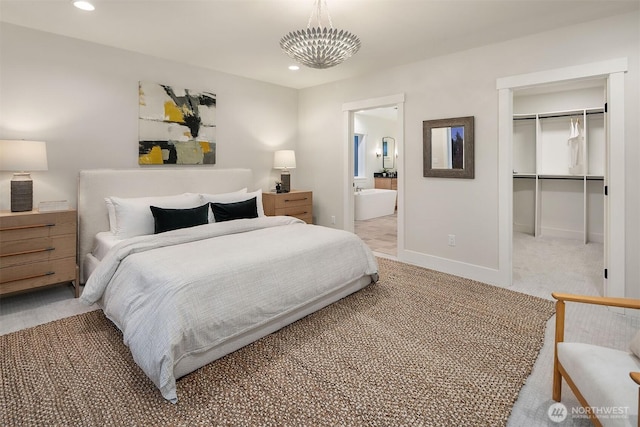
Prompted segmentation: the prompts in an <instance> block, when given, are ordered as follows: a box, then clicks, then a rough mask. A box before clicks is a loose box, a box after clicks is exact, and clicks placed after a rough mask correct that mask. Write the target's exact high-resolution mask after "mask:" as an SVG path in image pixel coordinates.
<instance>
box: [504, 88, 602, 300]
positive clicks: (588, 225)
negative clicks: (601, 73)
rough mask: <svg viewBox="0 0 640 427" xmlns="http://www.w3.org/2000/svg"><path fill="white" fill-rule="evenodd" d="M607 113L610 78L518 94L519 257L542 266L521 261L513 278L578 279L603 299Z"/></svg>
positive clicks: (516, 235)
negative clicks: (521, 266)
mask: <svg viewBox="0 0 640 427" xmlns="http://www.w3.org/2000/svg"><path fill="white" fill-rule="evenodd" d="M605 111H606V93H605V81H604V80H593V81H583V82H579V83H573V84H572V85H571V86H568V85H564V86H560V85H555V86H549V87H542V88H535V89H527V90H522V91H520V92H517V93H514V98H513V112H514V115H513V232H514V246H513V247H514V260H518V259H519V257H520V258H523V257H524V258H527V259H530V258H531V257H534V258H535V259H536V261H537V262H536V264H535V267H533V268H532V267H530V266H529V267H528V268H527V269H524V271H518V265H517V262H514V280H518V279H521V278H522V276H523V275H525V276H526V275H529V276H530V277H529V279H531V278H532V277H537V279H536V280H553V281H555V280H558V283H559V285H558V286H559V287H560V286H561V283H565V282H566V281H567V277H572V278H574V279H575V280H587V281H589V282H592V284H593V287H594V293H595V294H602V291H603V290H602V286H603V281H602V278H603V276H602V274H603V265H604V255H603V243H604V240H605V238H606V236H605V233H604V230H605V226H604V225H605V220H606V218H605V206H604V203H605V199H604V197H605V196H604V194H605V176H606V171H605V164H606V162H605V158H606V151H607V142H606V129H605V122H606V120H605ZM545 248H546V249H545ZM549 248H553V250H550V249H549ZM559 248H560V249H559ZM517 251H521V252H520V253H518V252H517ZM545 251H546V252H545ZM547 253H548V255H547ZM528 265H529V264H528ZM552 272H555V273H553V274H554V275H553V277H551V276H550V275H551V274H552ZM581 275H586V276H587V277H586V278H581V277H582V276H581ZM525 279H527V278H525ZM569 287H570V286H569ZM558 290H559V291H569V290H570V289H562V288H560V289H558Z"/></svg>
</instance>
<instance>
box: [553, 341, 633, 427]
mask: <svg viewBox="0 0 640 427" xmlns="http://www.w3.org/2000/svg"><path fill="white" fill-rule="evenodd" d="M558 360H559V361H560V364H561V365H562V367H563V368H564V369H565V371H566V372H567V374H569V376H570V377H571V379H572V380H573V382H574V384H575V385H576V387H578V390H580V393H582V396H583V397H584V398H585V399H586V401H587V402H588V403H589V405H591V406H592V407H594V408H595V411H598V410H601V411H604V410H609V408H625V407H626V408H628V410H627V411H628V412H627V413H626V415H628V417H621V418H616V417H607V416H606V415H604V416H601V417H599V419H600V421H601V422H602V425H603V426H636V425H637V423H638V385H637V384H636V383H635V382H634V381H633V380H632V379H631V377H629V372H632V371H640V359H638V358H637V357H635V356H634V355H633V354H632V353H628V352H626V351H620V350H615V349H612V348H607V347H599V346H595V345H591V344H583V343H570V342H562V343H558ZM622 410H625V409H622ZM596 414H597V412H596ZM618 415H620V413H618Z"/></svg>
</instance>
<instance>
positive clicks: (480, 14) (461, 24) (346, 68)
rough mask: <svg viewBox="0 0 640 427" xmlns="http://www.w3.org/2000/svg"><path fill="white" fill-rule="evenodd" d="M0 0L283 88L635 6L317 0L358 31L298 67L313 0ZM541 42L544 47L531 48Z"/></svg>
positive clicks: (3, 14) (570, 1)
mask: <svg viewBox="0 0 640 427" xmlns="http://www.w3.org/2000/svg"><path fill="white" fill-rule="evenodd" d="M93 3H94V5H95V6H96V10H95V11H93V12H85V11H82V10H79V9H76V8H75V7H73V5H72V2H71V0H0V21H2V22H8V23H11V24H16V25H20V26H24V27H29V28H34V29H38V30H42V31H46V32H50V33H55V34H60V35H64V36H69V37H74V38H78V39H82V40H88V41H91V42H95V43H100V44H103V45H107V46H113V47H117V48H121V49H126V50H130V51H134V52H139V53H143V54H147V55H152V56H155V57H159V58H165V59H169V60H174V61H178V62H181V63H186V64H191V65H195V66H200V67H204V68H208V69H212V70H217V71H222V72H225V73H231V74H236V75H239V76H244V77H247V78H251V79H256V80H261V81H265V82H270V83H275V84H278V85H282V86H287V87H291V88H297V89H300V88H305V87H310V86H316V85H320V84H324V83H328V82H332V81H337V80H341V79H345V78H350V77H354V76H357V75H361V74H365V73H367V72H370V71H372V70H376V69H380V68H385V67H393V66H398V65H402V64H407V63H411V62H416V61H419V60H422V59H427V58H430V57H434V56H438V55H442V54H447V53H451V52H455V51H461V50H466V49H470V48H473V47H477V46H482V45H486V44H489V43H495V42H500V41H504V40H509V39H513V38H517V37H522V36H525V35H528V34H533V33H538V32H542V31H546V30H551V29H555V28H562V27H563V26H567V25H572V24H576V23H580V22H586V21H590V20H595V19H600V18H603V17H606V16H612V15H617V14H621V13H626V12H629V11H633V10H638V9H639V8H640V0H327V4H328V9H329V12H330V14H331V18H332V21H333V25H334V27H335V28H338V29H345V30H348V31H350V32H352V33H355V34H356V35H358V37H360V40H361V42H362V48H361V49H360V51H359V52H358V53H357V54H356V55H355V56H354V57H352V58H351V59H349V60H347V61H346V62H344V63H342V64H340V65H338V66H336V67H333V68H330V69H326V70H315V69H311V68H306V67H301V68H300V70H298V71H290V70H288V68H287V67H288V66H289V65H292V64H294V61H293V60H292V59H290V58H289V57H288V56H287V55H286V54H284V53H283V52H282V51H281V50H280V47H279V40H280V38H281V37H282V36H283V35H284V34H286V33H287V32H289V31H292V30H296V29H302V28H306V26H307V22H308V20H309V16H310V14H311V11H312V9H313V5H314V1H313V0H93ZM541 49H544V46H541Z"/></svg>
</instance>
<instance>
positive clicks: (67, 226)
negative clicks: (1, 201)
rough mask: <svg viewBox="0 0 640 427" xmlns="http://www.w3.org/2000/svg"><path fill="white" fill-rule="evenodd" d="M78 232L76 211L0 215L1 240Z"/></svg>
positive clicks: (3, 242) (3, 241) (4, 241)
mask: <svg viewBox="0 0 640 427" xmlns="http://www.w3.org/2000/svg"><path fill="white" fill-rule="evenodd" d="M63 234H71V235H75V234H76V213H75V211H64V212H47V213H42V214H38V215H29V214H25V215H16V216H0V242H1V243H2V244H3V245H4V244H5V243H6V242H10V241H14V240H23V239H34V238H39V237H51V236H60V235H63Z"/></svg>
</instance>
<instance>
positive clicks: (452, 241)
mask: <svg viewBox="0 0 640 427" xmlns="http://www.w3.org/2000/svg"><path fill="white" fill-rule="evenodd" d="M455 245H456V235H455V234H449V246H455Z"/></svg>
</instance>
